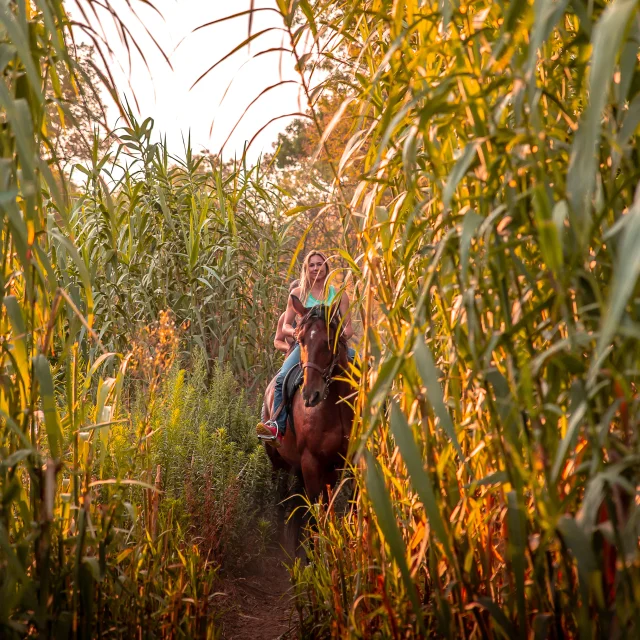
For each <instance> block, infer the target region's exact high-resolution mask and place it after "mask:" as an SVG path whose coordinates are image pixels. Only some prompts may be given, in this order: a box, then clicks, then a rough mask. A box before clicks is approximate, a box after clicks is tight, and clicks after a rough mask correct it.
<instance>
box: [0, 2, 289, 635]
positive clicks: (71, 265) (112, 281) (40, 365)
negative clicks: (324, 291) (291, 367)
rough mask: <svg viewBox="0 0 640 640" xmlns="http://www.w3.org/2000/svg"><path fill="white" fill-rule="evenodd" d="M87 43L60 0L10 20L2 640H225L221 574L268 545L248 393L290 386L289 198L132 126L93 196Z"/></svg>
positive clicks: (0, 323) (24, 7)
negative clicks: (82, 107) (75, 44)
mask: <svg viewBox="0 0 640 640" xmlns="http://www.w3.org/2000/svg"><path fill="white" fill-rule="evenodd" d="M69 29H70V24H69V21H68V18H67V16H66V14H65V8H64V6H63V4H62V3H61V2H59V1H57V0H38V1H37V2H34V3H24V2H10V3H8V4H6V6H3V8H2V10H1V11H0V41H1V45H0V47H1V49H0V50H1V51H2V55H1V56H0V59H1V60H0V64H1V65H2V71H3V78H2V80H1V81H0V102H1V104H2V124H3V126H2V130H1V131H0V141H1V142H0V149H1V153H2V159H1V160H0V180H1V185H2V194H1V196H0V209H1V212H2V237H1V240H2V271H1V276H0V277H1V284H2V287H1V288H0V296H1V298H2V299H1V303H2V315H1V318H0V334H1V340H0V344H1V345H2V364H1V371H0V374H1V377H0V416H1V420H0V459H1V462H0V495H1V507H0V547H1V548H2V552H1V553H0V594H1V598H0V599H1V604H0V635H1V636H2V637H25V636H31V635H39V636H41V637H56V638H58V637H60V638H62V637H82V638H94V637H99V636H106V637H123V638H130V637H132V636H133V635H134V634H136V633H138V634H139V633H142V632H144V637H216V636H217V635H219V628H218V625H217V622H216V616H215V611H214V609H213V604H214V593H215V588H214V587H215V584H216V580H217V575H218V571H219V568H220V567H221V566H224V565H225V564H233V563H241V562H244V561H246V560H247V549H246V548H245V545H244V542H245V541H246V539H248V540H250V541H251V542H252V548H253V549H259V548H260V543H261V542H262V543H264V541H265V540H266V539H267V537H268V535H269V531H270V523H269V522H268V520H266V519H265V513H266V514H268V512H269V510H265V507H266V506H268V501H269V495H270V491H269V490H268V487H269V483H270V475H269V467H268V462H267V459H266V456H265V455H264V452H263V450H262V449H261V448H259V447H258V446H257V441H256V439H255V435H254V434H253V430H254V426H255V419H256V415H257V410H256V409H257V402H256V401H255V397H254V396H252V397H250V398H247V396H245V395H243V394H242V393H240V385H239V381H241V382H242V385H243V386H248V387H249V388H251V387H252V386H257V385H260V384H261V383H262V382H263V381H264V380H265V379H266V377H267V376H268V375H269V373H270V371H271V370H272V369H273V366H274V365H273V360H274V357H275V356H274V355H273V353H272V349H270V348H269V345H268V344H267V343H265V342H264V341H263V340H258V337H261V336H263V335H265V334H269V333H271V331H272V328H273V326H274V324H275V318H276V314H277V309H278V307H279V306H280V304H279V299H280V298H281V297H282V291H283V290H284V289H279V288H278V287H275V286H274V285H273V280H272V278H273V275H274V274H275V273H278V272H279V271H281V270H285V271H286V267H287V265H288V260H289V256H288V255H287V250H286V248H285V246H284V242H283V239H282V238H283V236H282V233H281V229H280V228H279V222H278V220H277V218H276V217H275V216H273V215H272V214H273V211H274V210H275V207H276V205H277V202H278V197H277V196H276V195H275V193H276V192H275V190H274V189H272V188H271V187H270V186H269V185H268V184H267V182H266V181H264V180H262V178H261V176H260V175H259V173H258V172H259V169H249V168H246V167H244V166H219V165H216V164H215V162H211V163H210V164H209V165H207V161H208V159H207V158H194V157H193V156H192V154H191V153H190V152H188V153H187V157H186V161H183V162H182V163H181V164H180V163H179V162H178V161H172V159H171V158H170V157H169V154H168V150H166V149H165V148H164V147H163V146H161V145H159V144H151V142H150V139H151V128H152V123H151V122H150V121H148V120H147V121H144V122H143V123H142V124H140V123H137V122H136V121H135V120H134V119H133V117H131V118H130V119H129V120H128V122H127V124H126V126H125V128H124V129H123V130H121V131H119V132H116V134H115V135H114V139H117V140H118V143H117V144H115V145H114V146H112V149H111V152H110V153H105V152H104V146H105V143H104V142H103V141H101V140H99V139H98V137H96V138H95V140H94V141H93V149H91V148H89V150H88V151H87V154H88V155H87V157H88V158H89V161H88V162H87V163H86V164H85V165H78V166H77V167H76V169H75V175H76V176H77V175H78V174H79V173H83V174H84V176H83V180H82V186H81V187H78V186H77V185H74V184H73V183H72V182H71V181H70V179H69V176H68V174H67V173H64V172H63V171H62V170H61V168H60V164H59V162H60V163H65V162H68V161H69V158H68V157H67V158H64V157H61V158H58V156H57V153H58V152H60V151H61V149H62V151H64V148H65V145H64V144H61V143H60V144H58V142H59V140H55V139H54V136H58V135H60V127H61V126H62V125H63V124H64V123H65V122H66V126H67V127H71V131H73V127H75V126H77V125H76V124H75V123H76V121H77V117H76V118H74V113H73V112H71V110H70V108H71V106H74V107H77V106H78V105H79V104H80V103H81V100H82V96H80V95H78V96H76V99H75V101H74V95H73V91H72V92H71V94H70V93H69V84H71V85H72V86H73V85H74V83H75V86H76V87H80V88H82V86H83V82H82V78H83V77H84V76H83V75H82V73H83V72H82V69H81V68H80V66H79V64H78V62H77V60H76V59H75V58H74V57H73V56H71V55H70V50H69V49H68V48H67V43H68V42H69V38H70V31H69ZM71 78H75V81H74V82H72V81H71V80H70V79H71ZM106 80H107V79H106V78H105V81H106ZM85 85H86V83H85ZM79 90H80V89H79ZM52 112H53V113H54V114H57V118H58V120H57V123H58V126H57V128H56V126H53V128H49V125H50V123H51V118H52ZM65 115H66V116H67V118H66V119H65ZM75 115H76V116H77V113H76V114H75ZM85 125H86V123H85ZM76 180H77V179H76ZM272 217H273V219H274V224H273V225H270V224H269V219H270V218H272ZM251 334H253V336H254V337H253V341H252V338H251ZM239 335H241V336H242V339H239V337H238V336H239ZM198 350H199V351H198ZM196 352H198V353H199V354H200V355H198V356H196ZM224 363H226V364H224ZM181 367H182V368H183V369H181ZM184 368H186V369H187V371H186V372H185V370H184ZM203 489H204V491H203ZM265 501H267V502H265ZM203 513H206V514H207V526H206V527H204V528H203V527H201V526H200V523H201V521H202V516H203ZM245 528H249V530H250V531H255V535H252V536H248V537H245V538H244V539H243V540H242V542H243V544H240V541H241V536H240V532H241V531H242V533H243V536H245Z"/></svg>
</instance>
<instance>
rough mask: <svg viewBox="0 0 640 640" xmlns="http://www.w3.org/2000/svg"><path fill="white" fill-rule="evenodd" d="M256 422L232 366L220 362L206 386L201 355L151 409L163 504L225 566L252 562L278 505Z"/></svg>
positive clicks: (171, 379) (171, 380)
mask: <svg viewBox="0 0 640 640" xmlns="http://www.w3.org/2000/svg"><path fill="white" fill-rule="evenodd" d="M256 421H257V412H256V410H255V409H254V408H253V407H252V406H251V405H250V404H249V402H248V400H247V397H246V395H245V392H244V391H243V390H241V389H240V388H239V384H238V382H237V381H236V380H235V378H234V376H233V373H232V371H231V367H230V366H229V365H228V364H226V365H222V364H221V363H219V362H218V363H217V364H216V365H215V367H214V369H213V372H212V374H211V377H210V379H208V376H207V371H206V367H205V359H204V354H203V353H202V351H200V350H199V351H197V353H196V355H195V356H194V357H193V359H192V364H191V366H190V371H189V372H187V371H186V370H184V369H180V368H178V367H177V366H176V367H174V369H173V370H172V371H171V373H170V374H169V376H168V377H167V380H166V381H165V383H164V384H163V386H162V388H161V392H160V397H159V401H158V402H157V404H156V406H155V407H154V409H153V414H152V418H151V428H152V431H153V434H154V435H153V437H152V441H151V468H153V469H155V468H156V466H157V465H159V466H160V468H161V473H162V490H163V491H164V497H163V505H165V506H166V505H171V508H172V509H174V510H175V513H176V515H178V517H179V518H180V519H181V521H182V522H184V523H185V526H186V527H187V530H188V531H190V532H191V533H193V534H194V535H195V536H196V537H197V539H198V541H199V544H200V545H201V546H202V547H203V549H206V552H207V555H208V556H209V557H213V558H215V559H216V560H218V561H219V562H222V563H229V562H237V561H240V560H241V559H242V558H243V557H246V556H247V555H251V553H252V547H253V545H254V544H255V543H256V541H257V540H259V539H261V538H262V537H263V534H264V525H259V516H262V517H264V514H265V513H269V511H272V510H273V509H274V506H275V505H274V498H273V494H274V492H273V487H272V481H271V464H270V462H269V459H268V458H267V456H266V454H265V451H264V448H263V446H262V445H261V444H259V442H258V439H257V437H256V435H255V425H256Z"/></svg>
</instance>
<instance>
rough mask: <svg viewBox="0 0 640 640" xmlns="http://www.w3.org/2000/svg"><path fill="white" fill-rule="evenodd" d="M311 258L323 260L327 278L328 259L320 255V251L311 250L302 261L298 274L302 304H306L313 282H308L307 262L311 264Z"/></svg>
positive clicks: (322, 254)
mask: <svg viewBox="0 0 640 640" xmlns="http://www.w3.org/2000/svg"><path fill="white" fill-rule="evenodd" d="M313 256H320V257H321V258H322V259H323V260H324V266H325V268H326V269H327V277H328V276H329V258H327V256H325V255H324V253H322V251H317V250H316V249H313V250H312V251H309V253H307V255H306V256H305V258H304V260H303V261H302V271H301V272H300V300H301V301H302V304H306V303H307V298H308V297H309V294H310V293H311V287H312V286H313V282H310V281H309V262H311V258H313Z"/></svg>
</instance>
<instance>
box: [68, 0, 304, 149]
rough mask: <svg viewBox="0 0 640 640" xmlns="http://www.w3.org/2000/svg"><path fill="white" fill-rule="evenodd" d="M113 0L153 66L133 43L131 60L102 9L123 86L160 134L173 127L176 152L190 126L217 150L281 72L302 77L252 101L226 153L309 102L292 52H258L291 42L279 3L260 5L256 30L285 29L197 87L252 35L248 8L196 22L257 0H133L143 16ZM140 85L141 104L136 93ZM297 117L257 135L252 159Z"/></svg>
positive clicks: (263, 0) (195, 137)
mask: <svg viewBox="0 0 640 640" xmlns="http://www.w3.org/2000/svg"><path fill="white" fill-rule="evenodd" d="M254 4H255V7H259V8H267V7H271V8H273V7H275V6H276V3H275V0H256V1H255V3H254ZM110 5H111V6H112V7H113V8H114V9H115V10H116V11H117V13H118V16H119V17H120V18H121V19H122V20H123V21H124V22H125V23H126V24H127V25H128V27H129V28H130V30H131V32H132V34H133V35H134V37H135V40H136V43H137V44H138V46H139V47H140V49H142V51H143V53H144V55H145V57H146V60H147V64H148V66H149V68H148V69H147V67H146V66H145V63H144V61H143V60H142V57H141V56H140V54H139V53H138V52H136V51H135V49H134V48H133V46H132V47H131V49H132V51H131V62H129V54H128V52H127V50H126V48H125V47H124V46H123V45H122V43H121V41H120V39H119V37H118V34H117V33H116V31H115V29H114V27H113V26H112V25H113V23H112V21H111V19H110V18H108V17H107V18H104V17H103V16H101V22H102V28H103V29H104V33H105V34H106V36H107V40H108V43H109V46H110V47H111V48H112V49H113V51H114V59H113V62H112V64H111V65H110V69H111V72H112V73H113V75H114V78H115V80H116V85H117V87H118V90H119V92H120V94H121V95H123V94H124V95H126V96H127V97H128V98H129V102H130V103H131V105H132V107H133V108H134V110H135V111H138V112H139V114H140V116H141V117H142V118H146V117H151V118H153V119H154V121H155V127H154V130H155V132H156V136H159V135H160V134H162V135H165V134H166V136H167V143H168V147H169V151H170V153H173V154H174V155H182V153H183V149H184V144H183V137H184V139H186V137H187V135H188V134H189V132H191V143H192V147H193V148H194V150H195V151H197V152H201V151H202V150H203V149H208V150H209V151H210V152H212V153H217V152H219V150H220V148H221V147H222V145H223V144H224V142H225V140H226V138H227V136H229V134H230V133H231V131H232V129H233V127H234V126H235V125H236V123H237V121H238V119H239V118H240V116H241V115H242V113H243V111H244V110H245V109H246V108H247V107H248V106H249V104H250V103H251V101H252V100H254V98H256V97H257V96H258V94H259V93H260V92H261V91H263V90H264V89H266V88H267V87H269V86H270V85H273V84H276V83H277V82H279V81H280V80H294V81H295V82H294V83H292V84H285V85H283V86H281V87H278V88H277V89H273V90H271V91H269V92H268V93H267V94H266V95H264V96H263V97H261V98H260V100H258V101H257V102H256V103H255V104H254V105H253V106H252V107H251V108H250V110H249V111H248V112H247V113H246V114H245V116H244V118H243V120H242V121H241V122H240V124H239V125H238V126H237V128H236V130H235V132H234V133H233V134H232V135H231V138H230V139H229V141H228V142H227V144H226V146H225V147H224V152H223V156H224V157H225V159H227V158H232V157H233V156H234V155H237V156H240V155H241V154H242V149H243V146H244V144H245V142H246V141H249V140H251V138H253V136H254V135H255V134H256V133H257V132H258V131H259V130H260V129H261V128H262V127H263V126H264V125H266V124H267V123H268V122H269V120H271V119H272V118H276V117H278V116H282V115H284V114H287V113H292V112H297V111H300V110H301V111H304V110H305V109H306V104H305V101H304V99H303V98H302V99H299V85H298V83H297V74H296V72H295V70H294V65H293V58H292V57H291V56H290V55H289V54H281V53H280V52H272V53H268V54H266V55H261V56H258V57H253V56H255V54H257V53H259V52H260V51H264V50H266V49H269V48H275V47H282V46H286V47H288V46H289V41H288V36H287V34H285V33H284V32H283V31H281V30H279V29H280V28H281V27H282V20H281V18H280V17H279V15H278V14H276V13H275V12H274V11H260V12H258V13H256V14H255V16H254V20H253V26H252V33H257V32H258V31H261V30H263V29H269V28H273V27H275V28H277V29H278V30H276V29H274V30H272V31H269V32H268V33H265V34H264V35H263V36H260V37H259V38H256V39H255V40H253V41H252V42H251V44H250V47H251V48H250V51H248V50H247V47H244V48H243V49H241V50H240V51H238V52H237V53H235V54H234V55H233V56H231V57H230V58H229V59H227V60H225V61H224V62H222V63H221V64H220V65H218V66H217V67H216V68H215V69H213V71H211V72H210V73H209V74H208V75H207V76H206V77H205V78H203V79H202V80H201V81H200V82H199V84H197V85H196V86H195V87H194V88H193V89H191V86H192V85H193V83H194V82H195V81H196V80H197V79H198V77H199V76H200V75H201V74H202V73H204V72H205V71H206V70H207V69H208V68H209V67H211V66H212V65H213V64H214V63H216V62H217V61H218V60H220V59H221V58H223V57H224V56H225V55H226V54H227V53H229V52H230V51H232V50H233V49H234V48H235V47H237V46H238V45H239V44H240V43H242V42H243V41H244V40H245V39H246V38H247V36H248V16H241V17H239V18H234V19H233V20H229V21H226V22H222V23H220V24H216V25H213V26H209V27H206V28H204V29H202V30H199V31H197V32H195V33H194V32H193V31H194V29H196V28H197V27H198V26H200V25H203V24H205V23H207V22H210V21H212V20H217V19H219V18H223V17H225V16H228V15H232V14H234V13H239V12H241V11H244V10H247V9H248V8H249V6H250V0H231V1H230V2H229V1H227V2H224V1H223V0H155V6H156V8H157V9H158V10H159V11H160V13H162V17H160V16H158V14H157V13H156V12H155V11H153V10H152V9H151V8H149V7H148V6H146V5H144V4H143V3H142V2H139V1H136V0H132V6H133V8H134V9H135V10H136V12H137V14H138V16H139V18H140V21H139V20H137V19H136V18H135V16H134V15H133V13H132V12H131V10H130V9H129V8H128V7H127V2H126V0H111V2H110ZM69 8H70V10H71V14H72V15H73V16H74V17H77V18H78V19H80V14H79V12H78V11H77V7H74V5H73V2H70V4H69ZM104 15H105V16H106V15H107V14H106V13H105V14H104ZM141 22H142V24H143V25H144V27H146V28H147V29H148V30H149V32H150V33H151V34H152V35H153V37H154V38H155V39H156V41H157V42H158V44H159V45H160V46H161V47H162V49H163V50H164V51H165V53H166V54H167V56H168V58H169V60H170V62H171V65H172V67H173V70H172V69H171V68H170V67H169V65H168V64H167V62H166V61H165V60H164V58H163V56H162V54H161V53H160V52H159V51H158V48H157V47H156V45H154V44H153V41H152V39H151V38H150V37H149V36H148V35H147V34H146V33H145V29H144V27H143V26H142V25H141ZM92 24H93V26H94V28H96V30H98V31H99V30H100V27H99V26H97V24H98V23H97V21H96V20H95V19H93V22H92ZM283 38H284V39H283ZM83 40H86V37H84V38H83ZM281 56H282V57H281ZM134 92H135V96H136V99H137V102H138V107H136V106H135V102H134V101H133V100H132V94H133V93H134ZM225 92H226V95H225ZM109 113H110V117H111V120H112V121H111V123H110V124H111V125H113V124H114V123H115V120H116V118H117V116H118V114H117V111H116V110H115V108H111V109H110V111H109ZM290 121H291V118H286V119H279V120H277V121H276V122H273V123H272V124H271V125H269V126H268V127H267V128H266V129H265V130H264V131H263V132H262V133H261V134H260V135H259V136H258V137H257V138H256V140H255V141H254V142H253V143H252V145H251V148H250V150H249V153H248V158H249V160H250V161H255V159H256V158H257V157H258V155H260V153H263V152H268V151H271V150H272V143H273V142H274V141H275V139H276V137H277V134H278V133H279V132H280V131H283V130H284V128H285V127H286V125H287V123H288V122H290ZM212 124H213V128H212ZM210 131H211V135H210Z"/></svg>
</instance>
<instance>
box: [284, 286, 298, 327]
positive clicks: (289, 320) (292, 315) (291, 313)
mask: <svg viewBox="0 0 640 640" xmlns="http://www.w3.org/2000/svg"><path fill="white" fill-rule="evenodd" d="M299 295H300V288H299V287H297V288H295V289H294V290H293V291H292V292H291V293H290V294H289V298H288V300H287V309H286V311H285V312H284V321H283V323H282V333H283V334H284V335H285V337H288V338H295V337H296V330H295V329H294V328H293V321H294V320H295V319H296V310H295V309H294V308H293V298H292V296H296V297H298V296H299Z"/></svg>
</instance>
